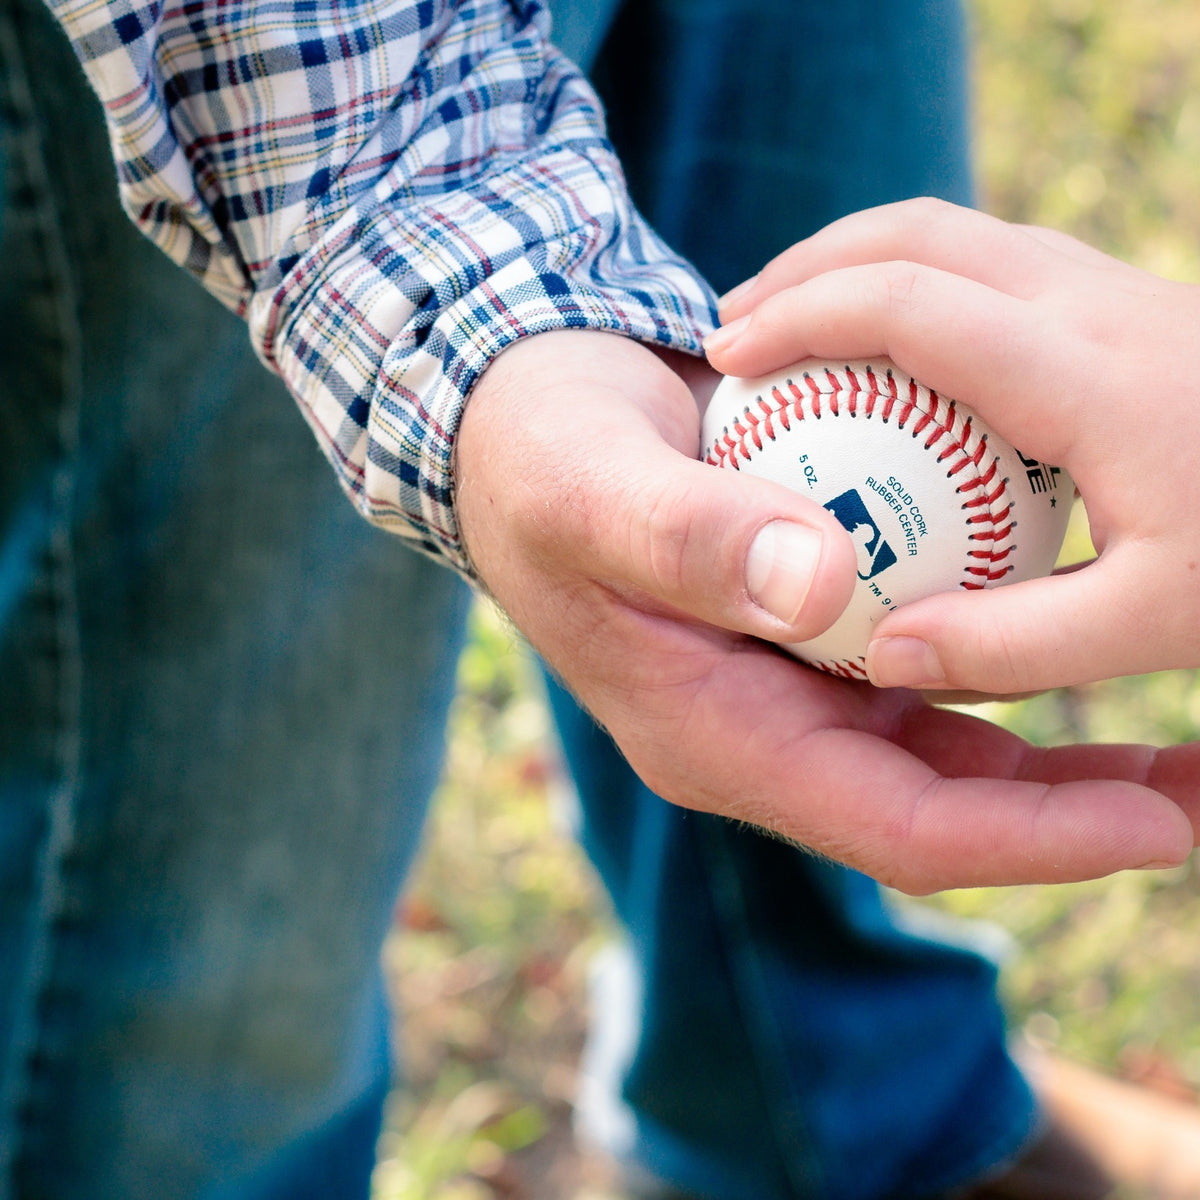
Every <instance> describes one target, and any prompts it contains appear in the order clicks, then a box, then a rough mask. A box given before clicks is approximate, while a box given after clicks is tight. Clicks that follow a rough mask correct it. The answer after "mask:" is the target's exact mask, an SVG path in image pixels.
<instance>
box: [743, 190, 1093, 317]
mask: <svg viewBox="0 0 1200 1200" xmlns="http://www.w3.org/2000/svg"><path fill="white" fill-rule="evenodd" d="M1048 232H1049V231H1043V230H1038V229H1037V228H1036V227H1030V226H1020V225H1013V224H1010V223H1008V222H1005V221H1001V220H999V219H997V218H995V217H991V216H988V215H986V214H984V213H981V212H978V211H976V210H974V209H969V208H963V207H961V206H958V205H954V204H948V203H946V202H944V201H941V200H932V199H919V200H906V201H901V202H900V203H897V204H887V205H882V206H880V207H878V208H872V209H866V210H864V211H862V212H857V213H852V214H850V215H849V216H846V217H843V218H841V219H840V220H838V221H834V222H833V223H832V224H830V225H827V226H826V227H825V228H823V229H821V230H819V231H818V232H817V233H815V234H813V235H812V236H811V237H809V238H806V239H805V240H804V241H801V242H797V243H796V244H795V245H794V246H791V247H789V248H788V249H787V250H785V251H784V252H783V253H782V254H779V255H777V256H776V257H775V258H774V259H772V260H771V261H770V262H769V263H767V264H766V266H765V267H763V269H762V270H761V271H760V272H759V273H758V275H757V276H755V278H754V279H752V280H750V281H748V282H747V284H745V285H743V286H742V287H740V288H736V289H734V291H733V292H731V293H729V294H728V295H726V296H724V297H722V299H721V303H720V313H721V319H722V321H723V322H730V321H733V320H736V319H737V318H739V317H741V316H744V315H745V314H747V313H749V312H750V311H751V310H752V309H753V308H754V307H755V306H756V305H758V304H761V303H762V301H763V300H765V299H767V297H769V296H772V295H774V294H776V293H777V292H780V291H782V290H783V289H784V288H788V287H793V286H795V285H796V284H798V283H803V282H805V281H806V280H808V279H812V278H814V277H815V276H817V275H821V274H825V273H826V272H829V271H834V270H840V269H842V268H845V267H851V266H865V265H868V264H870V263H879V262H888V261H892V260H901V261H906V262H912V263H914V264H919V265H922V266H927V267H933V268H936V269H938V270H944V271H950V272H952V273H954V274H957V275H962V276H964V277H966V278H969V279H974V280H975V281H976V282H978V283H983V284H986V285H987V286H988V287H994V288H997V289H999V290H1001V291H1005V292H1008V293H1010V294H1012V295H1018V296H1029V295H1033V294H1036V293H1037V292H1038V291H1040V290H1041V289H1042V288H1043V287H1044V286H1045V285H1046V284H1047V283H1052V282H1054V281H1055V280H1056V276H1057V275H1058V274H1059V272H1060V271H1061V266H1062V263H1061V255H1062V253H1063V251H1064V250H1065V249H1066V244H1067V242H1066V239H1065V238H1061V237H1060V238H1058V239H1055V238H1053V237H1052V236H1045V235H1046V234H1047V233H1048ZM1076 245H1077V246H1080V247H1082V245H1083V244H1082V243H1077V244H1076ZM1093 253H1097V254H1098V252H1093ZM1072 257H1076V258H1078V255H1077V254H1072ZM1099 257H1105V256H1099ZM1108 261H1112V260H1108Z"/></svg>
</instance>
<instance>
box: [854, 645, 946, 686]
mask: <svg viewBox="0 0 1200 1200" xmlns="http://www.w3.org/2000/svg"><path fill="white" fill-rule="evenodd" d="M867 675H868V677H869V678H870V680H871V682H872V683H873V684H875V686H876V687H928V686H929V685H930V684H935V683H945V682H946V672H945V671H943V670H942V664H941V663H940V662H939V661H938V656H937V655H936V654H935V653H934V650H933V647H932V646H931V645H930V644H929V643H928V642H923V641H921V639H920V638H914V637H884V638H876V639H875V640H874V641H872V642H869V643H868V645H867Z"/></svg>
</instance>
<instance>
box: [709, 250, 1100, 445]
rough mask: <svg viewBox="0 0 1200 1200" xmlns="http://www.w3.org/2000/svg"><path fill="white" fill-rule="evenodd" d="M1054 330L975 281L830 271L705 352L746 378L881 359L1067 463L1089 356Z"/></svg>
mask: <svg viewBox="0 0 1200 1200" xmlns="http://www.w3.org/2000/svg"><path fill="white" fill-rule="evenodd" d="M1050 319H1052V316H1048V314H1047V312H1045V311H1043V310H1042V309H1040V308H1039V307H1037V306H1035V305H1033V304H1031V303H1029V302H1027V301H1023V300H1020V299H1017V298H1014V297H1012V296H1010V295H1008V294H1007V293H1004V292H1001V291H997V290H996V289H994V288H991V287H988V286H985V285H983V284H980V283H976V282H975V281H973V280H969V279H964V278H963V277H961V276H958V275H952V274H948V273H947V272H944V271H938V270H934V269H931V268H928V267H923V266H914V265H913V264H911V263H904V262H887V263H878V264H874V265H871V266H865V267H848V268H845V269H844V270H839V271H833V272H830V273H829V274H826V275H820V276H818V277H817V278H815V279H812V280H809V281H808V282H807V283H803V284H800V285H798V286H797V287H794V288H789V289H787V290H786V291H783V292H780V293H778V294H777V295H775V296H772V297H770V298H769V299H767V300H765V301H764V302H763V303H762V304H760V305H759V306H758V307H757V308H756V309H755V310H754V312H753V313H752V314H751V315H750V316H749V317H747V318H744V319H743V321H742V322H739V323H737V324H736V325H733V326H725V327H723V328H722V329H720V330H718V331H717V332H716V333H715V334H714V335H712V337H710V339H709V340H708V341H707V342H706V346H705V348H706V350H707V352H708V357H709V360H710V361H711V362H712V364H713V365H714V366H715V367H716V368H717V370H719V371H721V372H723V373H724V374H727V375H735V376H741V377H756V376H760V375H766V374H769V373H771V372H773V371H776V370H780V369H782V368H784V367H787V366H790V365H792V364H793V363H796V362H797V361H798V360H802V359H806V358H815V359H826V360H833V361H839V362H846V361H850V360H854V359H871V358H874V357H878V356H880V355H882V356H885V357H887V358H890V359H891V360H892V361H893V362H894V363H896V364H897V365H898V366H899V367H900V368H901V369H902V370H904V371H906V372H907V373H908V374H909V375H911V376H913V378H915V379H919V380H920V381H921V382H922V383H923V384H925V385H926V386H928V387H930V388H933V389H935V390H936V391H938V392H940V393H942V394H943V395H946V396H951V397H954V398H955V399H957V400H959V401H961V402H962V403H964V404H968V405H969V406H970V407H971V408H973V409H974V410H975V411H976V412H978V413H979V414H980V415H982V416H983V417H984V419H985V420H986V421H988V422H989V423H990V424H992V425H993V426H995V427H996V428H997V429H998V430H999V432H1000V433H1002V434H1003V435H1004V436H1006V437H1007V438H1008V439H1009V440H1010V441H1013V442H1016V443H1017V444H1019V445H1021V447H1022V448H1023V449H1025V450H1027V451H1029V452H1033V453H1036V454H1037V455H1038V456H1039V457H1041V458H1044V459H1046V460H1047V461H1051V462H1061V461H1062V460H1063V458H1064V456H1065V455H1066V453H1067V451H1068V450H1069V449H1070V447H1071V445H1072V440H1073V439H1072V431H1073V430H1074V429H1075V424H1074V413H1075V411H1076V409H1077V408H1078V406H1079V404H1080V403H1081V400H1082V398H1081V397H1080V396H1079V395H1078V393H1077V391H1076V390H1073V389H1071V388H1070V387H1069V386H1068V385H1067V383H1066V381H1067V380H1068V379H1071V378H1080V377H1083V376H1081V371H1082V369H1083V366H1084V365H1085V364H1082V363H1078V362H1076V358H1077V357H1079V356H1080V354H1081V352H1080V350H1079V349H1078V347H1077V345H1076V343H1075V341H1073V340H1072V339H1071V338H1070V337H1068V336H1066V335H1065V334H1064V335H1063V336H1061V337H1054V336H1048V330H1047V328H1046V324H1047V321H1048V320H1050ZM1031 379H1036V380H1037V381H1038V385H1039V386H1038V388H1037V390H1036V391H1034V390H1033V389H1031V388H1030V386H1029V381H1030V380H1031ZM1047 413H1051V414H1053V417H1054V419H1053V420H1047Z"/></svg>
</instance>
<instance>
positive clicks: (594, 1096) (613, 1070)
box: [550, 0, 1036, 1200]
mask: <svg viewBox="0 0 1200 1200" xmlns="http://www.w3.org/2000/svg"><path fill="white" fill-rule="evenodd" d="M570 4H571V0H561V3H560V6H559V7H563V6H568V7H569V6H570ZM568 29H570V27H569V26H568ZM594 40H595V39H593V41H594ZM580 44H581V45H585V44H586V43H584V42H581V43H580ZM965 62H966V52H965V47H964V30H963V19H962V14H961V12H960V10H959V7H958V4H957V3H956V2H954V0H843V2H841V3H838V4H826V3H816V2H815V0H813V2H798V0H790V2H789V0H637V2H636V3H628V4H625V5H623V6H622V8H621V10H620V12H619V14H618V15H617V17H616V19H615V23H614V24H613V25H612V27H611V29H610V30H609V33H608V37H607V40H606V41H605V42H604V45H603V49H602V50H601V52H600V54H599V57H598V59H597V60H596V62H595V64H594V69H593V73H594V77H595V79H596V81H597V85H598V87H599V88H600V90H601V93H602V95H603V97H604V99H605V102H606V105H607V108H608V112H609V120H610V128H611V131H612V134H613V138H614V141H615V142H616V144H617V146H618V149H619V150H620V151H621V155H622V159H623V162H624V164H625V168H626V171H627V173H628V176H629V180H630V186H631V190H632V191H633V194H634V197H635V199H637V201H638V203H639V204H640V206H641V207H642V209H643V211H644V212H646V213H647V215H648V216H649V217H650V219H651V220H652V221H653V222H654V223H655V225H656V226H657V227H658V228H659V229H660V231H662V232H663V233H664V234H665V235H666V237H667V239H668V240H669V241H671V242H672V243H673V244H674V245H675V246H676V247H678V248H679V249H681V250H682V251H683V252H684V253H685V254H687V255H688V256H690V257H691V258H692V260H693V261H694V262H695V263H696V264H697V265H698V266H699V267H700V269H701V270H702V271H703V272H705V274H706V275H707V276H708V277H709V279H710V280H711V281H712V282H713V283H714V285H715V286H716V287H717V288H718V289H719V290H723V289H725V288H728V287H730V286H732V285H733V284H735V283H737V282H738V281H740V280H741V279H744V278H746V277H748V276H749V275H751V274H753V272H754V271H756V270H757V269H758V267H759V266H761V265H762V263H763V262H764V261H765V260H766V259H767V258H768V257H769V256H771V255H773V254H775V253H777V252H778V251H780V250H782V249H784V248H785V247H786V246H787V245H789V244H791V243H792V242H793V241H795V240H797V239H798V238H800V237H802V236H804V235H806V234H808V233H810V232H811V231H812V230H814V229H816V228H818V227H819V226H820V225H822V224H824V223H826V222H828V221H830V220H832V219H834V218H836V217H838V216H840V215H842V214H844V213H845V212H848V211H851V210H853V209H857V208H861V207H865V206H868V205H872V204H878V203H883V202H886V201H890V200H896V199H900V198H903V197H906V196H912V195H919V194H926V193H928V194H937V195H941V196H943V197H946V198H948V199H953V200H956V201H959V202H966V201H969V199H970V196H971V183H970V171H969V166H968V154H967V145H966V142H967V104H966V78H965ZM550 690H551V697H552V703H553V707H554V709H555V713H556V716H557V719H558V724H559V728H560V731H561V734H562V738H563V744H564V747H565V750H566V753H567V756H568V759H569V761H570V763H571V766H572V770H573V773H574V775H575V777H576V779H577V780H578V781H579V791H580V797H581V800H582V837H583V841H584V844H585V846H586V848H587V850H588V852H589V854H590V855H591V857H592V859H593V861H594V862H595V864H596V866H597V867H598V869H599V872H600V874H601V876H602V878H603V880H604V882H605V884H606V886H607V888H608V890H609V892H610V893H611V895H612V897H613V900H614V903H615V906H616V910H617V912H618V914H619V916H620V917H621V919H622V921H623V922H624V924H625V926H626V928H627V929H628V932H629V944H628V948H627V950H628V952H627V956H626V958H625V959H624V960H622V959H621V958H618V957H614V958H610V959H609V960H608V961H609V967H610V974H611V975H612V976H613V977H617V976H619V984H618V986H607V985H606V981H605V979H603V978H602V979H601V980H600V981H599V986H598V988H597V995H598V997H599V999H600V1005H599V1011H598V1013H597V1028H596V1030H595V1033H594V1037H593V1042H592V1049H591V1052H590V1057H589V1061H588V1072H587V1084H586V1085H585V1090H584V1097H583V1107H582V1118H583V1120H584V1122H585V1124H586V1125H587V1127H588V1128H589V1130H590V1132H591V1133H592V1134H593V1135H594V1136H598V1137H599V1139H600V1140H602V1141H606V1142H607V1144H608V1145H609V1146H610V1147H611V1148H612V1149H614V1150H615V1151H616V1152H617V1153H619V1154H621V1155H622V1156H623V1157H625V1158H627V1159H628V1160H629V1161H630V1162H632V1163H636V1164H638V1165H640V1166H641V1167H643V1168H645V1169H647V1170H648V1171H649V1172H650V1173H651V1174H652V1175H654V1176H657V1177H658V1178H660V1179H662V1180H665V1181H669V1182H670V1183H671V1184H673V1185H674V1186H675V1187H677V1188H681V1189H683V1190H685V1191H686V1192H688V1193H689V1194H694V1195H695V1196H697V1197H705V1198H710V1200H785V1198H792V1197H828V1198H837V1200H883V1198H886V1197H896V1198H899V1197H904V1198H906V1200H915V1198H917V1197H923V1196H931V1195H937V1194H939V1193H940V1192H942V1191H944V1190H947V1189H948V1188H950V1187H951V1186H952V1185H954V1184H957V1183H958V1182H960V1181H962V1180H964V1179H970V1178H972V1177H973V1176H975V1175H976V1174H978V1173H980V1172H982V1171H983V1170H984V1169H986V1168H987V1167H989V1166H991V1165H992V1164H994V1163H996V1162H997V1161H999V1160H1001V1159H1003V1158H1004V1157H1006V1156H1007V1155H1009V1154H1011V1153H1012V1152H1013V1151H1014V1150H1015V1149H1016V1148H1017V1147H1019V1146H1020V1144H1021V1143H1022V1142H1023V1141H1025V1140H1026V1139H1027V1137H1028V1136H1029V1134H1030V1132H1031V1129H1032V1126H1033V1124H1034V1122H1035V1121H1036V1114H1035V1112H1034V1105H1033V1100H1032V1097H1031V1095H1030V1093H1029V1089H1028V1087H1027V1085H1026V1084H1025V1082H1024V1080H1023V1079H1022V1078H1021V1076H1020V1075H1019V1073H1018V1072H1017V1070H1016V1068H1015V1067H1014V1065H1013V1064H1012V1062H1011V1060H1010V1059H1009V1057H1008V1055H1007V1052H1006V1048H1005V1028H1004V1019H1003V1014H1002V1012H1001V1011H1000V1008H999V1005H998V1003H997V1000H996V996H995V970H994V967H993V964H992V963H991V962H990V961H989V960H988V959H986V958H984V957H982V956H980V955H979V954H977V953H974V952H972V951H971V950H969V949H967V948H965V947H963V946H959V945H956V944H953V943H952V942H951V941H949V940H946V941H939V940H935V939H933V938H931V937H923V936H918V935H916V934H913V933H910V932H907V931H906V930H905V929H904V928H903V927H902V926H901V924H900V923H899V922H898V921H897V920H896V919H895V918H894V917H893V916H892V914H891V913H890V912H889V910H888V908H887V907H886V906H885V902H884V900H883V897H882V896H881V894H880V892H879V889H878V888H877V887H876V886H875V885H874V884H873V883H872V882H871V881H870V880H868V879H866V878H864V877H863V876H861V875H858V874H856V873H854V872H851V871H847V870H845V869H843V868H839V867H836V866H833V865H830V864H826V863H821V862H818V861H816V860H814V859H813V858H811V857H809V856H806V855H804V854H803V853H800V852H798V851H795V850H793V849H790V848H788V847H786V846H784V845H782V844H779V843H777V842H773V841H770V840H767V839H765V838H762V837H760V836H758V835H756V834H754V833H752V832H749V831H747V830H743V829H739V828H736V827H734V826H732V825H730V824H729V823H727V822H724V821H722V820H720V819H717V818H713V817H709V816H704V815H700V814H695V813H688V812H685V811H681V810H679V809H675V808H671V807H669V806H667V805H665V804H664V803H663V802H662V801H661V800H659V799H658V798H657V797H655V796H653V795H652V794H651V793H649V792H648V791H647V790H646V789H645V788H644V787H642V785H641V784H640V783H639V782H638V780H637V779H636V778H635V777H634V776H633V775H632V773H631V772H630V771H629V769H628V767H627V766H626V764H625V763H624V761H623V759H622V758H621V757H620V755H619V754H618V753H616V751H615V750H614V749H613V747H612V745H611V743H609V741H608V740H607V739H606V738H605V737H604V736H603V735H602V734H600V733H598V732H597V731H596V729H595V727H594V726H593V725H592V723H591V722H590V720H589V719H588V718H587V717H586V716H585V715H583V714H582V713H580V711H579V710H578V708H577V707H576V706H575V704H574V702H573V701H572V700H571V699H570V697H569V696H567V695H566V693H565V692H563V691H562V690H561V689H560V688H558V687H557V686H556V685H555V684H554V683H553V681H551V682H550ZM847 769H853V765H852V764H847ZM610 982H611V980H610Z"/></svg>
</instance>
